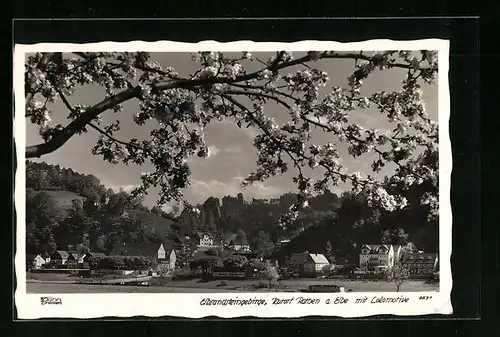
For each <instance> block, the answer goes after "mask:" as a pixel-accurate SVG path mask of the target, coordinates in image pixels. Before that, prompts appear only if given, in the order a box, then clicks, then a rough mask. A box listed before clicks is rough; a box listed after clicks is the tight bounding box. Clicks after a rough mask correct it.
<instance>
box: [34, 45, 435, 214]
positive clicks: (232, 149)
mask: <svg viewBox="0 0 500 337" xmlns="http://www.w3.org/2000/svg"><path fill="white" fill-rule="evenodd" d="M250 52H251V51H250ZM304 54H305V53H300V52H294V53H293V56H294V57H301V56H303V55H304ZM238 55H240V54H238ZM252 55H253V56H254V57H258V58H260V59H262V60H267V59H268V58H269V57H271V56H272V55H274V53H262V52H258V53H257V52H256V53H253V52H252ZM152 60H154V61H157V62H159V63H160V64H161V65H163V66H172V67H174V68H175V70H176V71H177V72H178V73H179V75H180V76H183V77H184V76H189V75H190V74H192V73H193V72H194V71H196V70H197V69H198V68H197V67H196V66H197V64H196V63H194V61H192V58H191V53H180V52H175V53H173V52H171V53H168V52H165V53H153V54H152ZM353 64H354V62H353V60H335V59H328V60H320V61H318V62H316V63H315V64H312V66H314V67H315V68H317V69H319V70H322V71H325V72H327V73H328V77H329V78H330V81H329V83H328V84H327V86H326V87H325V88H323V89H322V91H321V92H320V94H321V95H324V94H326V93H327V92H328V91H329V90H331V87H332V86H334V85H342V86H344V87H346V85H347V77H348V76H349V75H350V73H351V72H352V70H353ZM244 65H245V68H246V70H247V71H248V72H251V71H254V70H257V69H260V68H262V65H261V64H260V63H258V62H257V61H252V62H248V63H245V64H244ZM294 69H295V70H298V69H300V68H299V67H295V68H294ZM294 69H292V68H290V70H289V71H290V72H291V71H292V70H294ZM287 72H288V71H287ZM404 75H405V72H404V71H403V70H400V69H391V70H385V71H376V72H374V73H373V74H371V75H370V77H369V78H368V79H367V80H365V81H364V85H363V89H362V94H371V93H373V92H375V91H382V90H386V91H393V90H398V89H400V88H401V86H400V82H401V80H402V79H403V77H404ZM435 83H436V84H433V85H423V87H422V89H423V93H424V101H425V104H426V108H427V111H428V112H429V114H430V117H431V118H432V119H434V120H435V121H436V122H437V110H438V86H437V81H436V82H435ZM102 99H104V89H102V88H99V87H96V86H86V87H81V88H79V89H77V90H76V92H75V94H74V95H72V96H71V97H69V100H70V102H71V104H73V105H75V104H83V105H89V104H95V103H97V102H99V101H101V100H102ZM123 106H124V110H123V111H122V112H120V113H118V114H115V113H113V112H112V111H105V112H104V113H103V114H102V115H101V117H102V119H103V122H104V124H103V125H105V123H106V122H115V121H116V120H119V121H120V126H121V130H120V131H119V132H117V133H115V136H116V138H118V139H120V140H124V141H127V140H128V139H130V138H138V139H145V138H146V137H147V136H148V135H149V130H150V129H151V127H152V126H154V125H153V124H152V123H154V122H151V123H150V124H146V126H138V125H136V124H135V123H134V122H133V119H132V117H133V115H134V114H135V112H137V111H138V101H137V100H131V101H128V102H127V103H125V104H124V105H123ZM265 110H266V112H267V113H268V114H269V115H271V116H273V117H275V118H276V121H277V122H284V121H286V120H287V119H286V118H287V116H288V113H287V112H286V111H285V109H284V108H282V107H281V106H279V105H277V104H274V103H267V104H266V105H265ZM52 113H53V115H52V120H53V123H55V124H57V123H60V124H62V125H66V124H67V123H68V120H67V115H68V112H67V110H66V108H65V106H64V105H63V104H62V103H61V102H56V103H55V104H53V106H52ZM350 119H351V120H352V121H354V122H357V123H358V124H360V125H361V126H363V127H374V128H379V129H386V128H387V127H388V124H387V123H386V122H385V121H384V119H383V117H382V115H381V114H380V113H379V112H378V111H377V110H375V109H364V110H362V109H360V110H357V111H354V113H353V114H352V117H350ZM26 124H27V125H26V144H27V145H28V146H29V145H32V144H36V143H39V142H41V141H42V139H41V137H40V135H39V132H38V127H37V126H36V125H33V124H31V123H29V121H28V123H26ZM205 131H206V143H207V145H208V146H209V148H210V153H211V155H210V156H209V158H207V159H198V158H193V159H191V160H189V164H190V166H191V171H192V175H191V186H190V187H189V188H187V189H186V190H185V192H184V196H185V198H186V199H187V200H189V201H190V202H193V203H202V202H203V201H205V200H206V199H207V198H208V197H210V196H214V197H219V198H221V197H224V196H226V195H230V196H236V195H237V194H238V193H239V192H242V193H243V195H244V197H245V199H246V200H251V199H252V198H266V199H267V198H274V197H278V196H280V195H282V194H283V193H286V192H288V191H294V190H295V187H294V185H293V183H292V181H291V177H292V176H293V175H294V174H295V173H296V172H294V171H292V170H290V172H289V173H287V174H285V175H284V176H283V177H275V178H271V179H269V180H266V181H264V182H259V183H255V184H254V185H253V186H250V187H247V188H245V189H242V188H241V187H240V184H241V182H242V180H243V179H244V178H245V177H246V176H247V175H248V174H249V173H251V172H252V171H253V170H254V169H255V168H256V150H255V148H254V147H253V145H252V142H253V138H254V137H255V135H256V134H258V132H257V130H255V129H239V128H238V127H237V126H236V124H234V123H233V122H232V121H229V120H227V121H223V122H218V123H212V124H210V125H208V126H207V128H206V129H205ZM98 138H99V134H98V133H97V132H96V131H94V130H93V129H89V130H88V133H84V134H82V135H75V136H73V137H72V138H71V139H70V140H69V141H68V142H67V143H66V144H65V145H64V146H63V147H61V148H59V149H58V150H56V151H55V152H53V153H50V154H47V155H44V156H43V157H41V158H40V159H35V160H36V161H45V162H47V163H49V164H53V165H60V166H62V167H67V168H72V169H73V170H74V171H77V172H80V173H84V174H92V175H94V176H96V177H97V178H99V180H100V181H101V183H102V184H104V185H105V186H106V187H108V188H112V189H114V190H115V191H118V190H119V189H120V188H123V189H124V190H126V191H128V190H130V189H132V188H133V187H134V186H136V185H137V184H138V183H139V182H140V175H141V172H147V171H150V170H151V169H152V165H149V164H145V165H143V166H137V165H134V164H129V165H124V164H117V165H113V164H110V163H107V162H105V161H104V160H102V158H101V157H99V156H94V155H92V153H91V149H92V147H93V146H94V145H95V144H96V142H97V140H98ZM328 141H335V140H334V139H332V138H331V136H330V135H328V134H326V133H324V132H321V131H314V133H313V142H314V143H316V144H324V143H325V142H328ZM339 144H340V143H339ZM339 148H340V150H341V153H342V154H343V155H342V158H341V162H342V164H343V165H344V166H345V167H347V168H348V169H349V172H350V173H352V172H356V171H357V172H361V173H363V174H370V173H371V174H373V172H371V168H370V165H371V163H372V161H373V158H374V157H372V155H370V154H368V155H363V156H361V157H358V158H356V159H354V158H352V157H351V156H349V155H347V153H346V152H345V150H346V148H347V147H346V146H345V145H342V144H341V145H339ZM391 169H393V168H391V167H386V170H391ZM308 173H309V175H310V176H311V177H313V178H319V177H320V176H321V173H320V172H318V171H317V170H315V171H310V172H308ZM387 173H388V172H387V171H384V172H382V173H381V175H384V174H387ZM344 189H347V186H340V187H338V188H335V189H334V190H333V191H334V192H337V193H340V192H341V191H342V190H344ZM157 193H158V191H157V190H155V189H152V190H151V191H150V192H149V194H148V195H146V197H145V200H144V204H145V205H146V206H148V207H151V206H153V205H154V204H155V202H156V200H157V198H158V194H157Z"/></svg>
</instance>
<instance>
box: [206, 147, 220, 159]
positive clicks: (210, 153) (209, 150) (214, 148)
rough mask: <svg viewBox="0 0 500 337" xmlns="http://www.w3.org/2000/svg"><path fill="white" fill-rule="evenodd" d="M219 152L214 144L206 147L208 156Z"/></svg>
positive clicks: (213, 155)
mask: <svg viewBox="0 0 500 337" xmlns="http://www.w3.org/2000/svg"><path fill="white" fill-rule="evenodd" d="M219 152H220V149H219V148H218V147H217V146H215V145H210V146H209V147H208V157H207V158H210V157H215V156H216V155H217V154H218V153H219Z"/></svg>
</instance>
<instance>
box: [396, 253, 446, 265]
mask: <svg viewBox="0 0 500 337" xmlns="http://www.w3.org/2000/svg"><path fill="white" fill-rule="evenodd" d="M436 258H437V254H433V253H413V254H405V255H404V256H403V257H402V258H401V262H402V263H418V262H425V263H434V262H435V261H436Z"/></svg>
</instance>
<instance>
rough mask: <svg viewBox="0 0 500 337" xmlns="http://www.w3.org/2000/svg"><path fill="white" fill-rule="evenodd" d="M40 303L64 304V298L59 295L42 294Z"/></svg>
mask: <svg viewBox="0 0 500 337" xmlns="http://www.w3.org/2000/svg"><path fill="white" fill-rule="evenodd" d="M40 303H41V304H42V305H45V304H62V299H61V298H59V297H51V296H42V297H40Z"/></svg>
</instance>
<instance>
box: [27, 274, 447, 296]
mask: <svg viewBox="0 0 500 337" xmlns="http://www.w3.org/2000/svg"><path fill="white" fill-rule="evenodd" d="M37 276H38V275H37ZM40 276H41V275H40ZM75 280H76V279H74V278H72V277H69V276H63V275H59V276H57V277H54V278H52V279H51V275H50V274H49V275H47V274H45V275H43V276H42V277H41V278H40V277H38V280H33V281H31V282H30V281H29V282H28V283H27V289H26V290H27V292H28V293H108V292H109V293H137V292H144V293H150V292H154V293H162V292H164V293H170V292H175V293H205V292H234V291H236V292H256V291H259V292H260V291H264V292H267V291H268V289H267V287H266V286H267V282H266V281H258V280H226V281H223V283H221V281H209V282H203V281H200V280H198V279H195V280H183V281H172V282H167V283H164V284H160V283H159V282H157V281H156V282H155V280H154V279H153V280H152V281H151V286H149V287H141V286H126V285H92V284H75V283H69V282H74V281H75ZM318 284H332V285H333V284H334V285H338V286H340V287H345V289H346V291H347V290H348V289H350V290H351V291H353V292H393V291H396V286H395V285H394V284H393V283H390V282H387V281H354V280H352V281H351V280H319V279H290V280H284V281H281V282H280V284H279V285H277V288H278V289H272V290H273V291H282V292H283V291H286V292H299V291H304V290H305V289H307V287H308V286H310V285H318ZM438 290H439V285H438V284H426V283H425V282H424V281H409V282H405V283H404V284H403V285H402V286H401V289H400V291H403V292H406V291H408V292H418V291H438Z"/></svg>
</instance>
